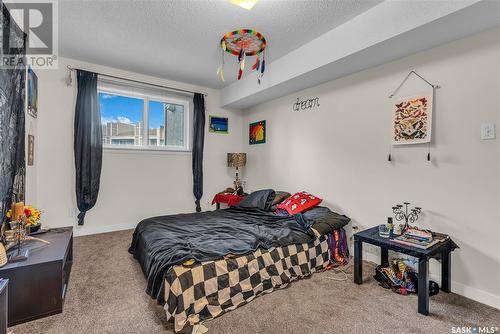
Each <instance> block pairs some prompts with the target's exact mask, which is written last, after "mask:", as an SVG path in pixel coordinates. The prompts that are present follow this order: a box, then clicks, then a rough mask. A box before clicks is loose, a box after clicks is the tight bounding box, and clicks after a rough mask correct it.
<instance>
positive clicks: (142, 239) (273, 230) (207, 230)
mask: <svg viewBox="0 0 500 334" xmlns="http://www.w3.org/2000/svg"><path fill="white" fill-rule="evenodd" d="M318 209H320V208H318ZM321 209H323V210H328V209H327V208H321ZM311 211H313V210H311ZM328 211H329V210H328ZM312 239H313V237H312V236H311V235H309V234H308V233H307V232H306V229H305V228H304V227H303V226H302V225H301V224H299V223H298V222H297V221H296V219H295V217H293V216H288V217H280V216H276V215H274V214H273V213H271V212H266V211H262V210H257V209H241V208H234V207H233V208H229V209H225V210H217V211H208V212H202V213H191V214H179V215H172V216H161V217H153V218H149V219H145V220H143V221H142V222H140V223H139V224H138V225H137V227H136V229H135V232H134V235H133V239H132V244H131V246H130V248H129V252H130V253H131V254H133V255H134V258H136V259H137V260H138V261H139V263H140V265H141V267H142V270H143V272H144V274H145V275H146V277H147V280H148V285H147V289H146V292H147V293H148V294H149V295H150V296H151V297H152V298H155V299H156V300H157V301H158V303H160V304H163V303H164V292H163V290H164V289H163V284H164V279H163V278H164V275H165V273H166V271H167V270H168V269H169V268H170V267H171V266H173V265H176V264H180V263H182V262H184V261H186V260H188V259H195V260H196V261H199V262H201V261H209V260H215V259H219V258H221V257H223V256H225V255H227V254H245V253H248V252H252V251H254V250H256V249H257V248H259V247H262V248H266V249H268V248H271V247H277V246H286V245H290V244H301V243H307V242H310V241H311V240H312Z"/></svg>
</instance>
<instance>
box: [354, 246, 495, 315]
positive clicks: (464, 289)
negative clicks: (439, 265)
mask: <svg viewBox="0 0 500 334" xmlns="http://www.w3.org/2000/svg"><path fill="white" fill-rule="evenodd" d="M363 260H365V261H370V262H373V263H377V264H378V263H380V255H377V254H373V253H370V252H363ZM429 277H430V279H431V280H433V281H436V282H438V284H440V282H441V276H440V275H437V274H433V273H430V274H429ZM451 292H453V293H456V294H457V295H461V296H464V297H467V298H469V299H472V300H475V301H477V302H480V303H483V304H486V305H488V306H491V307H494V308H496V309H500V296H497V295H494V294H492V293H490V292H487V291H484V290H480V289H477V288H473V287H471V286H468V285H465V284H463V283H460V282H457V281H454V280H452V281H451Z"/></svg>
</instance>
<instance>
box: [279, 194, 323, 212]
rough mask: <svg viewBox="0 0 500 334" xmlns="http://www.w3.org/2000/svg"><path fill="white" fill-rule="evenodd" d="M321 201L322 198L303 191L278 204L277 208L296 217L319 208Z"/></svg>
mask: <svg viewBox="0 0 500 334" xmlns="http://www.w3.org/2000/svg"><path fill="white" fill-rule="evenodd" d="M321 201H322V199H321V198H319V197H316V196H314V195H311V194H309V193H306V192H305V191H301V192H298V193H296V194H293V195H292V196H290V197H288V198H287V199H286V200H284V201H283V202H281V203H280V204H278V206H277V208H278V209H283V210H286V211H287V212H288V213H289V214H291V215H294V214H296V213H299V212H304V211H306V210H309V209H311V208H314V207H315V206H318V205H319V203H321Z"/></svg>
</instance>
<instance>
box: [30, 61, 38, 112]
mask: <svg viewBox="0 0 500 334" xmlns="http://www.w3.org/2000/svg"><path fill="white" fill-rule="evenodd" d="M28 114H29V115H30V116H32V117H34V118H36V117H37V116H38V77H37V76H36V74H35V72H33V69H32V68H31V67H28Z"/></svg>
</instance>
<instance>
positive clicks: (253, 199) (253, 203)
mask: <svg viewBox="0 0 500 334" xmlns="http://www.w3.org/2000/svg"><path fill="white" fill-rule="evenodd" d="M274 196H275V192H274V190H272V189H264V190H257V191H254V192H253V193H251V194H250V195H248V196H247V197H245V198H244V199H243V200H242V201H241V202H239V203H238V205H236V207H237V208H241V209H260V210H265V211H269V210H270V209H271V205H272V204H273V200H274Z"/></svg>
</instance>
